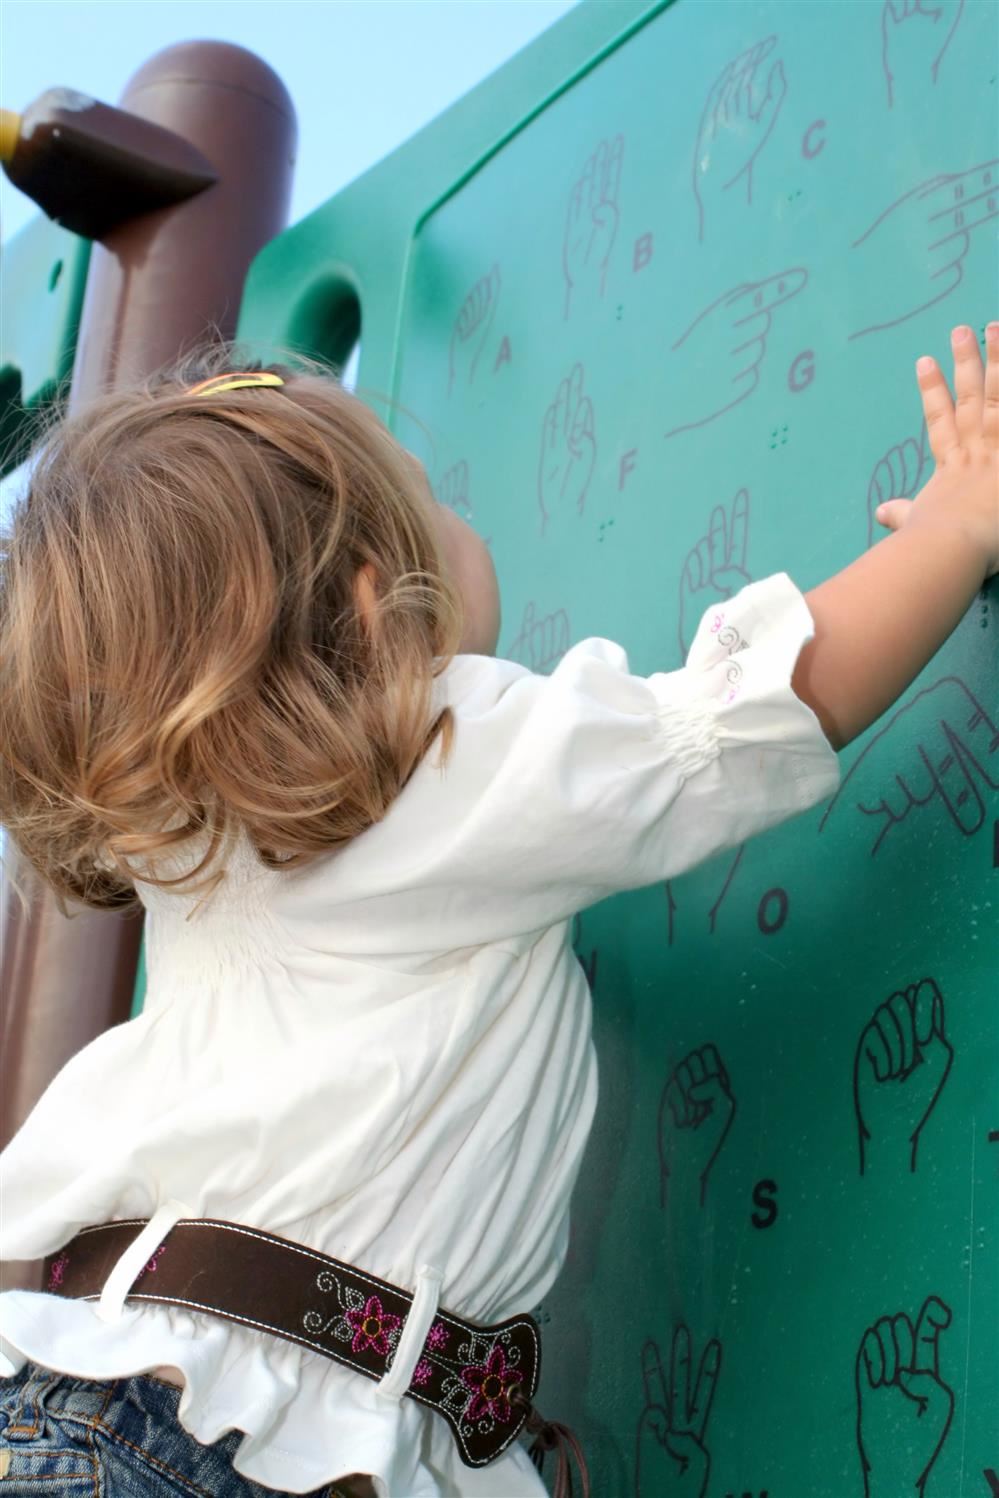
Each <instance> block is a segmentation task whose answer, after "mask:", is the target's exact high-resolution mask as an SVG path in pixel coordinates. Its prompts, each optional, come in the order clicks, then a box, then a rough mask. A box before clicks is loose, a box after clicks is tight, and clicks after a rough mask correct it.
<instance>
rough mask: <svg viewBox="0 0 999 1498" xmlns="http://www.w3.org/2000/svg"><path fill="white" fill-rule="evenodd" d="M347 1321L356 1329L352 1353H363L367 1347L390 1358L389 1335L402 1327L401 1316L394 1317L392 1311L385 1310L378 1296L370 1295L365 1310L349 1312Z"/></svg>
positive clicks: (351, 1347)
mask: <svg viewBox="0 0 999 1498" xmlns="http://www.w3.org/2000/svg"><path fill="white" fill-rule="evenodd" d="M347 1320H348V1321H349V1322H350V1324H351V1326H352V1327H353V1328H354V1340H353V1342H352V1343H351V1344H350V1350H351V1352H363V1351H364V1349H365V1347H373V1348H374V1350H375V1352H377V1353H380V1354H381V1356H382V1357H383V1358H387V1357H388V1354H389V1344H388V1333H389V1332H394V1331H395V1329H396V1327H398V1326H401V1325H402V1317H401V1316H393V1315H392V1313H391V1311H385V1310H383V1309H382V1303H381V1301H380V1300H379V1298H378V1296H377V1295H369V1296H368V1299H367V1301H366V1302H365V1306H364V1310H363V1311H348V1312H347Z"/></svg>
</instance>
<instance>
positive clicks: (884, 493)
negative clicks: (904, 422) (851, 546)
mask: <svg viewBox="0 0 999 1498" xmlns="http://www.w3.org/2000/svg"><path fill="white" fill-rule="evenodd" d="M930 466H931V454H930V448H929V443H928V442H927V440H926V427H925V425H924V426H923V428H922V430H921V431H920V434H919V436H918V437H906V439H905V441H904V442H897V443H896V444H895V446H894V447H890V448H889V449H888V451H887V452H886V453H883V454H882V455H881V457H880V458H879V459H878V461H877V463H876V464H875V465H874V472H873V473H872V474H871V481H870V483H869V484H868V486H867V544H868V546H873V545H874V543H875V541H879V540H881V539H882V538H883V537H884V536H886V535H887V534H888V532H887V531H885V530H883V529H882V528H881V526H880V525H879V524H878V522H877V520H876V519H875V511H876V510H877V508H878V505H881V504H884V502H885V500H887V499H912V497H913V496H914V495H916V494H918V493H919V491H920V489H921V488H922V487H923V478H924V475H925V476H928V473H927V470H928V469H929V468H930Z"/></svg>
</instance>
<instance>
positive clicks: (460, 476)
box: [437, 458, 472, 518]
mask: <svg viewBox="0 0 999 1498" xmlns="http://www.w3.org/2000/svg"><path fill="white" fill-rule="evenodd" d="M437 499H438V502H439V503H440V504H442V505H446V506H447V507H448V509H449V510H454V511H455V512H456V514H458V515H463V516H465V517H466V518H467V517H468V516H470V515H471V513H472V504H471V501H470V499H469V497H468V464H467V463H466V461H465V459H464V458H462V459H461V460H460V462H458V463H455V464H453V465H452V467H450V468H448V469H447V470H446V471H445V472H444V473H442V474H441V477H440V479H439V480H438V483H437Z"/></svg>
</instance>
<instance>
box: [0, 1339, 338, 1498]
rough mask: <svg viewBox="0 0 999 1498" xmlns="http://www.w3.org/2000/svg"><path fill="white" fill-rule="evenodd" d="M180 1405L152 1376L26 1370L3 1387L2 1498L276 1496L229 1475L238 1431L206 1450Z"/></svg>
mask: <svg viewBox="0 0 999 1498" xmlns="http://www.w3.org/2000/svg"><path fill="white" fill-rule="evenodd" d="M179 1402H180V1390H179V1389H175V1388H174V1387H173V1385H172V1384H167V1383H163V1381H162V1380H161V1379H158V1378H151V1377H149V1376H148V1375H146V1374H143V1375H141V1376H139V1377H137V1378H120V1379H116V1380H114V1382H112V1383H98V1382H96V1380H94V1379H89V1378H67V1377H65V1376H64V1375H63V1374H61V1373H50V1372H49V1371H48V1370H47V1369H45V1368H38V1367H36V1366H35V1365H34V1364H32V1363H28V1364H26V1366H25V1367H24V1368H22V1370H21V1372H20V1373H18V1374H16V1375H15V1377H13V1378H5V1379H0V1494H3V1495H4V1498H6V1495H7V1494H10V1498H14V1494H20V1495H21V1498H28V1495H30V1498H64V1495H65V1498H177V1495H178V1494H187V1495H194V1498H274V1490H273V1488H264V1487H261V1486H260V1484H259V1483H256V1482H248V1481H247V1479H246V1478H245V1477H240V1476H239V1475H238V1474H237V1473H236V1472H234V1471H233V1470H232V1458H233V1454H234V1452H235V1451H236V1449H237V1447H238V1446H239V1443H240V1439H241V1437H240V1435H239V1434H238V1432H235V1431H233V1432H232V1433H230V1434H229V1435H227V1436H224V1437H223V1438H222V1440H221V1441H216V1442H215V1444H214V1445H213V1446H202V1445H201V1443H200V1442H199V1441H196V1440H195V1439H194V1437H193V1436H190V1435H188V1433H187V1431H186V1430H185V1429H184V1427H183V1426H182V1425H181V1424H180V1422H179V1420H178V1419H177V1405H178V1404H179ZM336 1492H337V1489H336V1488H335V1487H330V1488H323V1489H317V1490H316V1493H315V1494H314V1495H313V1498H336Z"/></svg>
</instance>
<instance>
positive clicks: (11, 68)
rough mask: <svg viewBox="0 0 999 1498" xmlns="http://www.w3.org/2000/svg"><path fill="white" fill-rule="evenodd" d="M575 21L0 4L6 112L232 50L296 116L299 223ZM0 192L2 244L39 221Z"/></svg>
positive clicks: (228, 1) (446, 10)
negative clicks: (184, 48) (215, 47)
mask: <svg viewBox="0 0 999 1498" xmlns="http://www.w3.org/2000/svg"><path fill="white" fill-rule="evenodd" d="M571 8H572V0H315V3H311V4H302V3H300V0H284V3H276V0H258V3H255V4H254V3H252V0H214V3H206V4H202V3H200V0H173V3H171V4H161V3H159V0H129V3H127V4H122V3H119V0H108V3H99V0H71V3H64V0H3V3H2V4H0V103H2V105H3V106H4V107H5V108H7V109H14V110H20V109H23V108H24V107H25V105H27V104H29V103H30V102H31V100H32V99H34V98H35V97H37V95H38V94H40V93H42V91H43V90H44V89H46V88H52V87H54V86H55V85H66V86H69V87H72V88H77V89H79V90H80V91H81V92H82V93H89V94H93V95H94V96H95V98H98V99H102V100H103V101H104V102H105V103H109V104H114V103H116V102H117V100H118V98H119V96H120V95H121V92H122V90H123V88H124V86H125V84H126V83H127V81H128V79H129V78H130V77H131V75H132V74H133V73H134V72H135V71H136V70H137V69H138V68H139V67H140V66H141V65H142V63H143V62H145V60H146V59H147V58H149V57H151V56H152V55H153V53H155V52H158V51H160V50H161V49H162V48H163V47H167V46H170V45H171V43H173V42H178V41H187V40H190V39H192V38H208V39H212V40H217V41H230V42H238V43H239V44H240V45H241V46H244V47H248V48H249V49H250V50H251V51H253V52H256V53H258V54H259V55H260V56H261V57H263V58H264V59H265V60H266V61H267V62H269V63H270V65H271V67H272V68H274V69H275V71H276V72H277V73H279V74H280V76H281V78H282V79H283V80H284V83H285V85H286V86H287V88H288V90H289V92H290V93H291V96H292V98H293V99H294V101H295V107H296V109H297V111H298V121H299V156H298V165H297V168H296V177H295V190H294V197H293V199H292V212H291V219H292V222H294V221H295V220H297V219H299V218H301V217H302V216H303V214H305V213H307V212H308V211H309V210H310V209H312V208H314V207H316V205H317V204H319V203H322V202H323V201H324V200H325V199H326V198H328V197H330V196H331V194H332V193H334V192H336V191H337V189H338V188H340V187H342V186H344V184H345V183H347V182H350V181H352V180H353V178H354V177H356V176H358V175H359V174H360V173H361V172H362V171H364V170H365V169H366V168H367V167H369V166H371V165H372V164H373V163H374V162H376V161H378V160H380V158H381V157H383V156H385V155H387V154H388V152H389V151H391V150H392V149H393V148H394V147H395V146H397V145H399V144H400V142H401V141H404V140H406V139H407V137H409V136H410V135H412V134H413V133H414V131H416V130H418V129H419V128H420V126H421V125H424V124H426V123H427V121H428V120H431V119H433V117H434V116H435V115H437V114H440V112H441V110H443V109H446V108H447V106H448V105H449V104H451V103H453V102H454V100H455V99H458V98H460V97H461V95H462V94H464V93H467V92H468V90H469V89H470V88H473V87H474V86H475V84H476V83H478V82H479V81H480V80H481V79H482V78H484V77H486V76H487V75H488V74H489V73H491V72H493V71H494V70H495V69H496V68H498V67H499V66H500V64H501V63H503V62H505V61H506V60H507V58H509V57H512V56H513V54H514V53H515V52H518V51H519V50H520V49H521V48H522V47H524V46H526V45H527V43H528V42H530V41H531V40H532V39H533V38H534V37H535V36H537V34H538V33H539V32H541V31H544V30H545V29H546V28H547V27H549V26H551V25H552V24H553V23H554V22H555V21H557V20H558V18H559V17H560V16H561V15H564V14H565V12H566V11H567V10H570V9H571ZM35 211H37V210H35V209H34V208H33V206H32V205H31V204H30V203H29V202H28V201H27V200H26V199H25V198H24V197H22V196H21V194H19V193H17V192H16V191H15V190H14V189H13V188H11V187H10V185H9V184H8V183H7V181H6V179H3V178H0V231H2V234H3V238H4V239H5V240H6V239H8V238H9V237H10V236H11V235H13V234H15V233H16V232H17V230H18V229H19V228H21V227H22V226H23V225H24V224H25V223H26V222H27V220H28V219H29V218H30V217H31V215H32V213H33V212H35Z"/></svg>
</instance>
